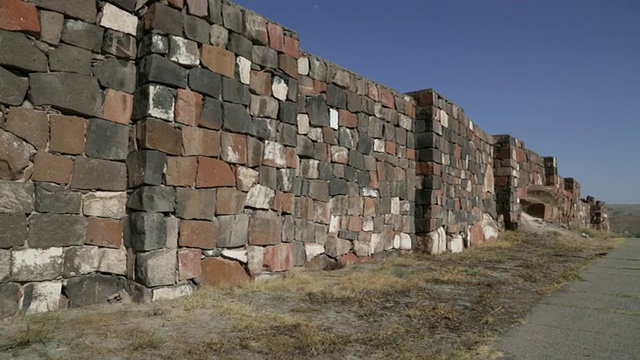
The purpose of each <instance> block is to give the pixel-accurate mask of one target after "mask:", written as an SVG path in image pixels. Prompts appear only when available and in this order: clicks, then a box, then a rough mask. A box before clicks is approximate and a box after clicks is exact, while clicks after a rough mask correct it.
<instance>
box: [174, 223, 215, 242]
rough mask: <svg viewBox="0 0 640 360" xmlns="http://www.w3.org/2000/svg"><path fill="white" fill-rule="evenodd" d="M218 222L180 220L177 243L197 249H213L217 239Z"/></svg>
mask: <svg viewBox="0 0 640 360" xmlns="http://www.w3.org/2000/svg"><path fill="white" fill-rule="evenodd" d="M218 232H219V226H218V222H212V221H196V220H180V237H179V238H178V245H180V246H184V247H192V248H199V249H213V248H215V247H216V242H217V240H218Z"/></svg>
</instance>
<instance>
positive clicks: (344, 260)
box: [338, 253, 360, 266]
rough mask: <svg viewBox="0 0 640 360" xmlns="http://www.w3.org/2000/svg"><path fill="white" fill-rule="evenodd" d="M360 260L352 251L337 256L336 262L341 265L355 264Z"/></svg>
mask: <svg viewBox="0 0 640 360" xmlns="http://www.w3.org/2000/svg"><path fill="white" fill-rule="evenodd" d="M359 262H360V259H359V258H358V256H356V254H354V253H348V254H347V255H342V256H340V257H339V258H338V263H339V264H340V265H342V266H347V265H352V264H357V263H359Z"/></svg>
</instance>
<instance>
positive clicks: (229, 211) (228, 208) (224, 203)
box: [216, 188, 247, 215]
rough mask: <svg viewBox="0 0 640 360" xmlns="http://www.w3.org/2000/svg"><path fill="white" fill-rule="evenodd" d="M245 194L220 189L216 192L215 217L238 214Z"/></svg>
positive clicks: (234, 190)
mask: <svg viewBox="0 0 640 360" xmlns="http://www.w3.org/2000/svg"><path fill="white" fill-rule="evenodd" d="M246 198H247V194H246V193H244V192H242V191H239V190H236V189H233V188H220V189H218V190H217V191H216V215H235V214H240V213H241V212H242V209H243V208H244V201H245V199H246Z"/></svg>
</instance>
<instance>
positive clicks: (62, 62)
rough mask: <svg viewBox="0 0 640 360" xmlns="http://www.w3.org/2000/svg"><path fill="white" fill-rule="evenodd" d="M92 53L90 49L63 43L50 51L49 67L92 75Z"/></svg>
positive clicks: (54, 69) (52, 69)
mask: <svg viewBox="0 0 640 360" xmlns="http://www.w3.org/2000/svg"><path fill="white" fill-rule="evenodd" d="M91 55H92V54H91V51H89V50H86V49H82V48H79V47H75V46H71V45H65V44H62V45H60V46H59V47H58V48H57V49H52V50H50V51H49V69H50V70H51V71H63V72H73V73H78V74H83V75H91Z"/></svg>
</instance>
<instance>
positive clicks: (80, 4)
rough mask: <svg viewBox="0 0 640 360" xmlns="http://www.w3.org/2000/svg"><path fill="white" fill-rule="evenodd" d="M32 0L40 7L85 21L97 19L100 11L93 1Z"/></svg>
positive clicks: (31, 0)
mask: <svg viewBox="0 0 640 360" xmlns="http://www.w3.org/2000/svg"><path fill="white" fill-rule="evenodd" d="M30 2H32V3H34V4H36V5H37V6H38V7H42V8H45V9H49V10H54V11H57V12H59V13H62V14H65V15H68V16H70V17H74V18H78V19H81V20H84V21H95V20H96V15H97V12H98V11H97V8H96V5H95V4H94V3H93V2H87V1H84V0H65V1H59V0H30Z"/></svg>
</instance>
